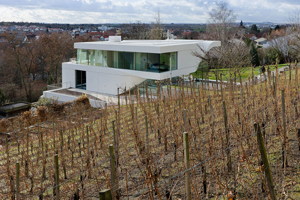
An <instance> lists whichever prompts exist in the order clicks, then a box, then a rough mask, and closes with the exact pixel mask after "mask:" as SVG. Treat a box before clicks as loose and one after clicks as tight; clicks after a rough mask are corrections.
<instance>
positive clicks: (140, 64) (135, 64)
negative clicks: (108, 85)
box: [77, 49, 177, 73]
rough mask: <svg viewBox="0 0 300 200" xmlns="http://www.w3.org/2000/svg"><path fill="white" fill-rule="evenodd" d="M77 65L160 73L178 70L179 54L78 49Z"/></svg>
mask: <svg viewBox="0 0 300 200" xmlns="http://www.w3.org/2000/svg"><path fill="white" fill-rule="evenodd" d="M77 63H78V64H83V65H92V66H99V67H111V68H119V69H129V70H137V71H148V72H157V73H160V72H166V71H170V70H176V69H177V52H170V53H163V54H154V53H139V52H118V51H104V50H86V49H77Z"/></svg>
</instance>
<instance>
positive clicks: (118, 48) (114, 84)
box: [62, 36, 221, 94]
mask: <svg viewBox="0 0 300 200" xmlns="http://www.w3.org/2000/svg"><path fill="white" fill-rule="evenodd" d="M198 45H199V46H201V48H202V49H204V50H206V51H209V50H210V49H211V48H213V47H217V46H220V45H221V42H219V41H203V40H128V41H121V38H120V36H113V37H110V38H109V41H105V42H103V41H102V42H83V43H75V44H74V47H75V49H84V50H85V49H87V50H103V51H114V52H134V58H133V59H134V65H135V59H136V54H137V53H149V54H156V55H157V54H160V55H161V54H164V53H170V52H173V53H174V52H176V57H177V61H176V64H177V66H176V69H175V70H174V69H173V70H172V67H169V70H168V71H161V72H160V73H158V72H151V71H137V70H133V69H121V68H113V67H103V66H92V65H85V64H77V63H76V62H66V63H63V64H62V82H63V83H64V82H68V83H70V86H71V87H73V88H75V87H76V70H79V71H85V73H86V85H85V86H86V88H85V89H86V90H88V91H94V92H99V93H106V94H117V88H121V91H122V89H124V88H125V87H126V89H129V88H132V87H134V86H135V85H137V84H140V83H142V82H143V81H145V80H146V79H153V80H163V79H167V78H171V77H176V76H182V75H187V74H189V73H192V72H195V71H196V70H197V67H198V65H199V63H200V61H201V60H200V58H198V57H196V56H194V55H193V52H195V51H197V50H198V49H199V48H198ZM103 55H104V56H105V58H106V54H104V53H103ZM170 62H171V59H170ZM158 65H160V64H158ZM170 65H171V64H170ZM133 67H135V66H133ZM134 69H135V68H134Z"/></svg>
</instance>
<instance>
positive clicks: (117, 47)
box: [74, 39, 221, 53]
mask: <svg viewBox="0 0 300 200" xmlns="http://www.w3.org/2000/svg"><path fill="white" fill-rule="evenodd" d="M212 43H217V44H215V45H213V46H220V44H221V43H220V41H207V40H174V39H169V40H123V41H121V42H113V41H97V42H79V43H75V44H74V48H75V49H91V50H107V51H127V52H144V53H167V52H175V51H185V50H195V49H196V48H197V45H200V46H202V45H205V46H207V47H208V46H210V45H211V44H212Z"/></svg>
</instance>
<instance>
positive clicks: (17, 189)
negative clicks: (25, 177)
mask: <svg viewBox="0 0 300 200" xmlns="http://www.w3.org/2000/svg"><path fill="white" fill-rule="evenodd" d="M16 181H17V185H16V186H17V187H16V192H17V200H20V199H21V197H20V164H19V162H17V163H16Z"/></svg>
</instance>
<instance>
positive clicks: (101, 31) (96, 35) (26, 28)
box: [0, 21, 289, 41]
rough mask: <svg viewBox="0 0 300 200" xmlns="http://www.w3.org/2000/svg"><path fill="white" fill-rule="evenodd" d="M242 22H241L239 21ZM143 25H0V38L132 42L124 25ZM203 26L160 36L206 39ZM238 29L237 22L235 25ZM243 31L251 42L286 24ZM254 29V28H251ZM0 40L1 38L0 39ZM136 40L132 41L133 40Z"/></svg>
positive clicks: (174, 27)
mask: <svg viewBox="0 0 300 200" xmlns="http://www.w3.org/2000/svg"><path fill="white" fill-rule="evenodd" d="M241 22H242V21H241ZM137 25H143V26H144V27H145V28H148V29H150V28H151V24H146V23H141V22H136V23H127V24H113V23H112V24H45V23H27V22H0V35H1V33H4V32H11V31H14V32H19V33H23V34H24V36H25V37H30V38H33V37H36V38H38V37H39V35H40V34H42V33H63V32H66V33H69V34H70V35H71V36H72V37H73V38H76V37H78V36H82V35H88V36H89V37H90V38H91V39H92V40H96V41H104V40H108V37H109V36H114V35H121V36H122V39H132V38H131V36H130V32H129V31H128V30H127V29H128V26H137ZM207 26H209V25H207V24H175V23H169V24H162V27H163V31H164V36H165V37H166V34H167V32H168V31H169V33H170V34H172V36H173V37H174V38H176V39H210V37H209V35H208V34H207V32H206V29H207ZM236 26H237V27H239V26H241V24H240V23H237V24H236ZM242 26H243V31H242V32H240V34H239V35H237V38H238V37H244V38H245V36H246V35H248V34H249V36H248V37H249V38H250V39H252V40H255V39H258V38H261V37H267V36H268V35H269V33H270V30H275V29H278V28H283V29H284V28H286V27H288V26H289V24H276V23H272V22H261V23H252V22H242ZM253 27H255V28H253ZM0 39H1V36H0ZM133 39H136V38H133Z"/></svg>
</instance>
